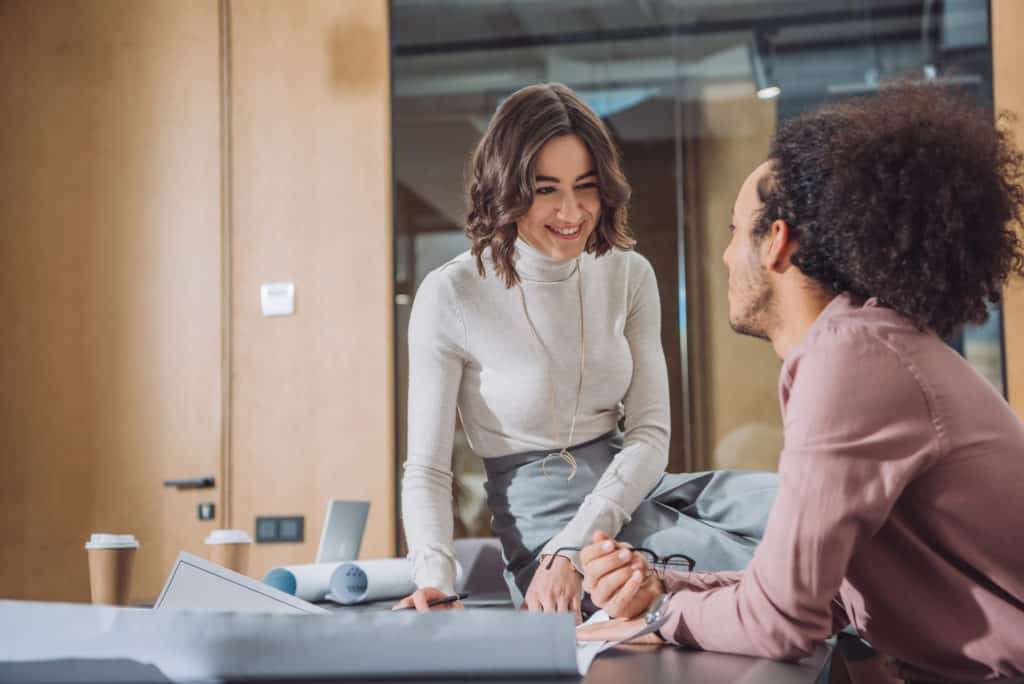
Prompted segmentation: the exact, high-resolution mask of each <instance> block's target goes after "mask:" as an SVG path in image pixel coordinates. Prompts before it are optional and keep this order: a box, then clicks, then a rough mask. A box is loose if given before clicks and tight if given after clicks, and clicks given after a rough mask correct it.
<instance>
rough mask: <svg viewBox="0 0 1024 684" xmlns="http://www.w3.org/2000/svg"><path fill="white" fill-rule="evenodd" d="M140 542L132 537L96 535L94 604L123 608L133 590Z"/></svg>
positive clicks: (92, 542)
mask: <svg viewBox="0 0 1024 684" xmlns="http://www.w3.org/2000/svg"><path fill="white" fill-rule="evenodd" d="M138 548H139V542H138V541H137V540H136V539H135V535H131V534H103V533H99V534H94V535H92V536H91V537H90V538H89V541H87V542H86V543H85V549H86V551H88V552H89V589H90V591H91V593H92V602H93V603H102V604H106V605H112V606H123V605H125V604H127V603H128V596H129V595H130V593H131V588H132V564H133V563H134V562H135V550H136V549H138Z"/></svg>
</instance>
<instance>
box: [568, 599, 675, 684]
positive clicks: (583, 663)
mask: <svg viewBox="0 0 1024 684" xmlns="http://www.w3.org/2000/svg"><path fill="white" fill-rule="evenodd" d="M610 620H611V617H609V615H608V613H606V612H604V611H603V610H599V611H597V612H596V613H594V614H593V615H591V616H590V618H589V619H588V620H587V621H586V622H584V623H583V625H592V624H595V623H598V622H608V621H610ZM667 621H668V615H665V616H663V617H662V618H661V619H660V620H658V621H657V622H653V623H651V624H649V625H644V627H643V628H642V629H638V630H637V631H635V632H633V633H632V634H630V635H629V636H628V637H626V638H625V639H619V640H618V641H579V642H577V643H576V661H577V664H578V665H579V672H580V674H581V675H585V674H587V672H588V671H589V670H590V666H591V664H592V663H593V662H594V658H596V657H597V655H598V654H599V653H602V652H604V651H607V650H608V649H609V648H612V647H614V646H618V645H619V644H622V643H625V642H627V641H632V640H633V639H636V638H638V637H642V636H643V635H645V634H650V633H651V632H653V631H655V630H657V629H661V626H662V625H664V624H665V623H666V622H667ZM583 625H580V627H582V626H583Z"/></svg>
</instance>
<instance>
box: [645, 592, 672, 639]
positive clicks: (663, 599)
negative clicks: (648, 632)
mask: <svg viewBox="0 0 1024 684" xmlns="http://www.w3.org/2000/svg"><path fill="white" fill-rule="evenodd" d="M668 599H669V594H666V593H661V594H658V596H657V597H655V599H654V600H653V601H651V605H649V606H647V612H646V613H645V614H644V624H646V625H653V624H656V623H660V622H664V619H665V612H666V611H667V610H668ZM654 633H655V634H657V635H658V637H659V638H662V636H661V633H660V631H659V630H654ZM662 639H663V638H662ZM663 640H664V639H663Z"/></svg>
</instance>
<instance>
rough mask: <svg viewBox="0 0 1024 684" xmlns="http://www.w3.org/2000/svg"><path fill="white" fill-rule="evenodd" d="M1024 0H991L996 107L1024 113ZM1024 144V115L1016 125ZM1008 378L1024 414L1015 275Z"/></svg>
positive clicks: (1023, 326)
mask: <svg viewBox="0 0 1024 684" xmlns="http://www.w3.org/2000/svg"><path fill="white" fill-rule="evenodd" d="M1022 32H1024V2H1020V0H992V71H993V80H994V88H995V100H996V101H995V104H996V109H997V110H1004V109H1006V110H1010V111H1012V112H1015V113H1016V114H1017V116H1018V117H1024V70H1022V68H1021V65H1022V64H1024V41H1022V40H1021V33H1022ZM1013 129H1014V131H1015V133H1016V136H1017V144H1018V145H1019V146H1024V119H1020V118H1018V120H1017V121H1016V123H1015V124H1014V125H1013ZM1003 325H1004V336H1005V337H1004V339H1005V342H1006V380H1007V394H1008V396H1009V399H1010V405H1011V406H1013V409H1014V411H1016V412H1017V415H1018V416H1020V417H1022V418H1024V282H1021V280H1020V279H1015V280H1014V281H1013V283H1011V286H1010V287H1009V288H1008V289H1007V292H1006V300H1005V301H1004V303H1003Z"/></svg>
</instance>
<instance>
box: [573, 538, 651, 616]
mask: <svg viewBox="0 0 1024 684" xmlns="http://www.w3.org/2000/svg"><path fill="white" fill-rule="evenodd" d="M580 561H581V562H582V563H583V589H584V590H585V591H586V592H587V593H589V594H590V600H591V601H593V602H594V605H596V606H597V607H598V608H602V609H603V610H604V612H606V613H608V615H610V616H611V617H613V618H626V619H629V618H635V617H637V616H639V615H643V613H644V612H645V611H646V610H647V608H648V606H650V605H651V603H652V602H653V601H654V599H656V598H657V597H658V596H659V595H661V594H663V593H665V586H664V585H663V584H662V582H661V580H660V579H659V578H658V576H657V575H656V574H654V573H653V572H651V569H650V568H649V567H648V566H647V561H645V560H644V557H643V556H642V555H640V554H639V553H636V552H634V551H633V550H632V549H631V548H630V547H629V546H628V545H626V544H621V543H618V542H616V541H615V540H614V539H612V538H611V537H609V536H608V535H607V534H605V533H604V532H595V533H594V537H593V543H591V544H590V545H588V546H585V547H584V548H583V550H582V551H580Z"/></svg>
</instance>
